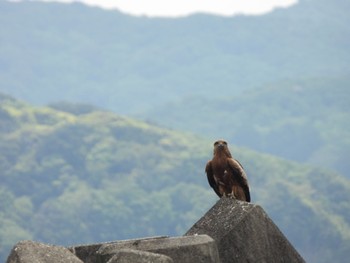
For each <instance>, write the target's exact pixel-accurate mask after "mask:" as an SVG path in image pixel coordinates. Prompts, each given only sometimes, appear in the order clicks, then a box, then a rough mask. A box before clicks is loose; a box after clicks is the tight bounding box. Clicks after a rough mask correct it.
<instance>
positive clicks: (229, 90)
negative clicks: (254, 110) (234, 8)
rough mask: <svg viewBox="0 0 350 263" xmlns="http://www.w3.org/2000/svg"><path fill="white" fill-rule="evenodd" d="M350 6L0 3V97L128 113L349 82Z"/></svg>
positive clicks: (312, 0)
mask: <svg viewBox="0 0 350 263" xmlns="http://www.w3.org/2000/svg"><path fill="white" fill-rule="evenodd" d="M349 9H350V2H349V1H343V0H300V1H299V3H298V4H296V5H295V6H293V7H291V8H288V9H279V10H276V11H274V12H273V13H270V14H268V15H264V16H235V17H228V18H227V17H226V18H223V17H217V16H209V15H201V14H198V15H193V16H189V17H185V18H178V19H166V18H162V19H159V18H147V17H132V16H128V15H124V14H122V13H120V12H118V11H106V10H102V9H98V8H92V7H87V6H84V5H82V4H78V3H75V4H71V5H67V4H58V3H42V2H41V3H40V2H32V1H31V2H19V3H13V2H11V3H10V2H6V1H0V39H1V42H0V58H1V60H0V68H1V70H0V81H1V86H0V90H1V91H4V92H6V93H8V94H12V95H14V96H16V97H18V98H22V99H26V100H28V101H30V102H33V103H40V104H46V103H50V102H53V101H57V100H65V101H67V100H68V101H74V102H76V101H79V102H84V103H86V102H89V103H92V104H93V105H98V106H101V107H104V108H108V109H111V110H113V111H115V112H118V113H123V114H125V113H128V114H129V113H139V112H142V111H143V110H145V109H149V108H151V107H155V106H157V105H160V104H162V103H165V102H169V101H172V100H174V99H175V100H176V99H180V98H183V97H184V96H198V95H202V96H204V97H207V98H213V97H214V98H217V97H219V98H223V97H230V96H234V95H237V93H241V92H243V91H246V90H247V89H250V88H253V87H257V86H258V87H261V86H262V85H264V84H266V83H271V82H275V81H279V80H281V79H295V78H297V79H299V78H311V77H319V76H339V75H348V73H349V69H350V68H349V60H350V52H349V46H350V41H349V39H350V28H349V26H348V25H349V22H350V21H349V15H348V10H349Z"/></svg>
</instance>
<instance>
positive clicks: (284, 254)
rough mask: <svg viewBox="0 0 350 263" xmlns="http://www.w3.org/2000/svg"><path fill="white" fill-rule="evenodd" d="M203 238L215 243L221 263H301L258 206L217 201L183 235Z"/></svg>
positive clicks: (293, 250)
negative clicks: (212, 240) (205, 237)
mask: <svg viewBox="0 0 350 263" xmlns="http://www.w3.org/2000/svg"><path fill="white" fill-rule="evenodd" d="M199 234H206V235H208V236H210V237H212V238H213V239H214V240H215V241H216V243H217V247H218V250H219V254H220V259H221V262H222V263H229V262H230V263H232V262H269V263H273V262H276V263H277V262H278V263H281V262H288V263H299V262H304V260H303V258H302V257H301V256H300V255H299V253H298V252H297V251H296V250H295V249H294V247H293V246H292V245H291V244H290V243H289V241H288V240H287V239H286V237H285V236H284V235H283V234H282V232H281V231H280V230H279V229H278V227H277V226H276V225H275V224H274V223H273V222H272V220H271V219H270V218H269V216H268V215H267V214H266V213H265V211H264V210H263V209H262V208H261V207H260V206H258V205H255V204H251V203H247V202H242V201H238V200H235V199H232V198H226V197H224V198H221V199H220V200H219V201H218V202H217V203H216V204H215V205H214V206H213V207H212V208H211V209H210V210H209V211H208V212H207V213H206V214H205V215H204V216H203V217H202V218H201V219H199V221H198V222H196V223H195V224H194V225H193V226H192V227H191V228H190V229H189V230H188V231H187V233H186V234H185V235H187V236H189V235H190V236H191V235H199Z"/></svg>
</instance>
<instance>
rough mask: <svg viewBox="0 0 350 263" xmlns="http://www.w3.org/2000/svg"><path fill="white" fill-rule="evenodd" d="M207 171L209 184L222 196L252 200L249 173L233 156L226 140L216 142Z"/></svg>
mask: <svg viewBox="0 0 350 263" xmlns="http://www.w3.org/2000/svg"><path fill="white" fill-rule="evenodd" d="M205 172H206V173H207V177H208V182H209V185H210V186H211V187H212V188H213V189H214V191H215V193H216V194H217V195H218V196H219V197H220V198H221V197H222V196H229V197H232V198H235V199H238V200H242V201H247V202H250V192H249V185H248V179H247V175H246V173H245V172H244V170H243V167H242V165H241V164H240V163H239V162H238V161H237V160H235V159H234V158H232V155H231V153H230V150H229V149H228V147H227V142H226V141H224V140H219V141H216V142H215V143H214V156H213V159H212V160H210V161H208V163H207V165H206V167H205Z"/></svg>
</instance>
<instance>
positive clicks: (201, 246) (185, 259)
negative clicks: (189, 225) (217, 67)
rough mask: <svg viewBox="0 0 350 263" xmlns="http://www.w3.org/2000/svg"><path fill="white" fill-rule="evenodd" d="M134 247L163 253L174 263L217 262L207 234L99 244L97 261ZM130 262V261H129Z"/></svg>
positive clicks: (213, 246) (100, 261)
mask: <svg viewBox="0 0 350 263" xmlns="http://www.w3.org/2000/svg"><path fill="white" fill-rule="evenodd" d="M122 249H134V250H142V251H149V252H153V253H158V254H163V255H166V256H168V257H170V258H171V259H172V260H173V262H174V263H193V262H197V263H219V262H220V260H219V254H218V250H217V247H216V244H215V241H214V240H213V239H212V238H211V237H209V236H207V235H196V236H184V237H169V238H153V239H152V238H151V239H140V240H126V241H120V242H117V243H114V244H106V245H103V246H101V248H100V249H99V250H98V251H97V254H98V255H99V261H98V262H99V263H106V262H108V260H109V259H110V258H112V257H113V255H115V254H116V253H118V251H120V250H122ZM130 262H131V261H130Z"/></svg>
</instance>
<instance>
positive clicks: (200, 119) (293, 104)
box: [142, 77, 350, 178]
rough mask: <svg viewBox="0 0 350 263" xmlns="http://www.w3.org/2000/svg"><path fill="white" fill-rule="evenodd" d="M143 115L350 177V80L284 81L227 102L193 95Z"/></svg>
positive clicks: (341, 78)
mask: <svg viewBox="0 0 350 263" xmlns="http://www.w3.org/2000/svg"><path fill="white" fill-rule="evenodd" d="M142 116H143V118H152V119H156V120H157V121H158V122H159V123H162V124H163V125H166V126H167V127H172V128H176V129H181V130H190V131H193V132H195V133H198V134H201V135H203V136H204V135H205V136H210V137H213V136H218V135H219V136H221V137H223V138H227V139H229V140H230V141H232V142H234V143H235V144H237V145H241V146H245V147H248V148H251V149H255V150H258V151H261V152H266V153H271V154H273V155H277V156H282V157H284V158H287V159H290V160H295V161H298V162H304V163H311V164H315V165H318V166H321V167H327V168H331V169H334V170H337V171H339V172H340V173H342V174H344V175H345V176H347V177H348V178H350V172H349V171H350V78H349V77H338V78H327V77H321V78H313V79H300V80H290V81H283V82H278V83H274V84H271V85H268V86H265V87H261V88H259V89H255V90H252V91H250V92H247V93H245V94H241V95H237V96H234V97H228V98H225V99H209V98H203V97H190V98H185V99H182V100H180V101H178V102H174V103H167V104H166V105H163V107H159V108H157V109H156V110H152V111H149V112H145V113H143V114H142Z"/></svg>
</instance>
